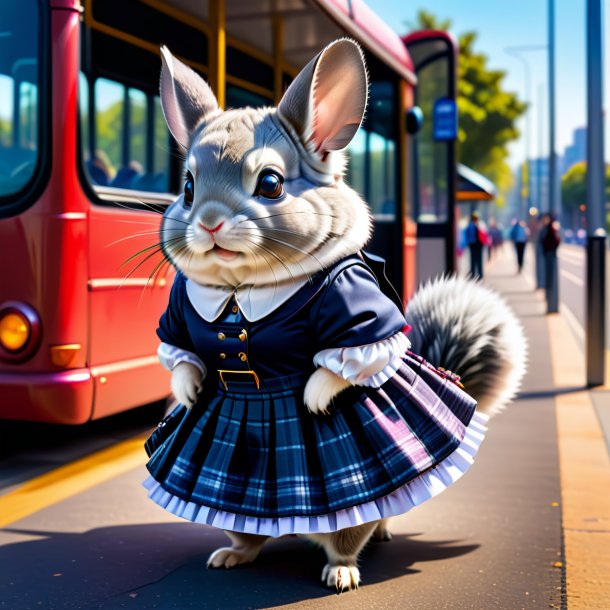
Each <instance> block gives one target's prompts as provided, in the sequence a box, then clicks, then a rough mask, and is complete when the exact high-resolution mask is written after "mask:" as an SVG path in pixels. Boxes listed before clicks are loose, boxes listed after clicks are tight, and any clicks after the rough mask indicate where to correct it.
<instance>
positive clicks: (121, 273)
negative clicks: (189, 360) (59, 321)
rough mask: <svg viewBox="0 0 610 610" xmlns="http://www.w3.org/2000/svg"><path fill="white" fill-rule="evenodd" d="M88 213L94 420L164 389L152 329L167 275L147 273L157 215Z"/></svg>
mask: <svg viewBox="0 0 610 610" xmlns="http://www.w3.org/2000/svg"><path fill="white" fill-rule="evenodd" d="M90 217H91V227H90V243H89V259H90V277H89V297H90V311H91V334H90V352H89V357H90V364H91V372H92V375H93V379H94V383H95V388H96V390H95V405H94V413H93V417H94V418H99V417H104V416H106V415H110V414H112V413H116V412H119V411H123V410H125V409H128V408H131V407H135V406H138V405H142V404H146V403H148V402H152V401H155V400H160V399H162V398H164V397H166V396H167V395H168V394H169V391H170V390H169V374H168V373H167V372H166V371H165V370H164V369H163V368H162V367H161V365H160V364H159V362H158V360H157V357H156V352H157V347H158V345H159V339H158V337H157V335H156V333H155V331H156V328H157V326H158V322H159V317H160V316H161V314H162V313H163V311H164V309H165V307H166V306H167V303H168V301H169V292H170V288H171V285H172V282H173V277H174V275H173V268H171V267H168V266H164V267H163V268H161V269H159V270H158V273H157V274H156V275H155V276H153V277H151V276H152V274H153V272H154V271H155V267H156V266H157V265H158V264H159V263H161V262H162V261H163V255H162V253H161V252H160V251H158V248H156V247H155V244H156V243H157V242H158V241H159V221H160V216H159V215H157V214H153V213H148V212H142V211H128V210H122V209H118V208H116V207H110V206H108V207H105V206H101V205H95V204H93V205H92V206H91V212H90ZM151 246H152V248H151ZM138 252H141V254H138ZM131 257H133V258H132V260H129V259H130V258H131ZM147 257H148V259H147Z"/></svg>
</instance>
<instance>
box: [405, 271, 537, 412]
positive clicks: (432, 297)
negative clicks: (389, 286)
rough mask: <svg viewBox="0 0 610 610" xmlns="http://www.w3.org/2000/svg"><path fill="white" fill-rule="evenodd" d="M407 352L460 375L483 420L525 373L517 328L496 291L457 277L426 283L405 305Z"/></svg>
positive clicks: (523, 344)
mask: <svg viewBox="0 0 610 610" xmlns="http://www.w3.org/2000/svg"><path fill="white" fill-rule="evenodd" d="M406 315H407V321H408V322H409V324H410V325H411V326H412V327H413V329H412V330H411V332H410V333H409V338H410V339H411V342H412V344H413V345H412V350H413V351H414V352H415V353H417V354H420V355H421V356H423V357H424V358H425V359H426V360H428V362H430V363H431V364H433V365H435V366H441V367H443V368H445V369H447V370H450V371H452V372H454V373H457V374H458V375H460V377H461V380H462V383H463V384H464V386H465V389H466V391H467V392H468V393H469V394H470V395H471V396H472V397H473V398H475V399H476V400H477V401H478V408H479V409H480V410H481V411H483V412H484V413H487V414H489V415H491V414H493V413H497V412H498V411H500V410H502V409H503V408H504V407H505V406H506V404H507V403H508V402H509V401H510V400H511V399H512V398H513V397H514V396H515V395H516V393H517V391H518V390H519V386H520V385H521V381H522V379H523V375H524V374H525V365H526V360H527V342H526V339H525V335H524V332H523V327H522V326H521V323H520V322H519V320H518V319H517V317H516V316H515V314H514V313H513V312H512V310H511V309H510V308H509V306H508V305H507V304H506V302H505V301H504V299H502V297H500V296H499V295H498V294H497V293H496V292H494V291H493V290H491V289H490V288H487V287H486V286H484V285H483V284H481V283H480V282H476V281H474V280H471V279H465V278H461V277H457V276H453V277H443V278H439V279H436V280H434V281H431V282H428V283H426V284H425V285H424V286H422V287H421V288H420V289H419V290H418V291H417V292H416V293H415V295H414V296H413V298H412V299H411V301H410V302H409V304H408V306H407V313H406Z"/></svg>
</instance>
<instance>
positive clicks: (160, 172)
mask: <svg viewBox="0 0 610 610" xmlns="http://www.w3.org/2000/svg"><path fill="white" fill-rule="evenodd" d="M153 125H154V128H153V129H154V142H153V146H152V147H151V150H152V155H153V172H154V175H155V181H156V182H155V187H156V188H154V189H152V190H155V191H157V192H159V193H167V192H169V190H170V189H169V175H170V174H169V172H170V159H171V154H172V152H171V151H172V141H171V136H170V133H169V129H168V128H167V124H166V123H165V118H164V117H163V110H162V108H161V98H160V97H159V96H158V95H155V96H154V97H153Z"/></svg>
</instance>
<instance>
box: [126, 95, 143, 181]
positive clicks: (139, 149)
mask: <svg viewBox="0 0 610 610" xmlns="http://www.w3.org/2000/svg"><path fill="white" fill-rule="evenodd" d="M128 98H129V129H128V133H129V159H130V163H137V165H138V166H139V167H140V168H141V172H142V173H144V168H145V167H146V111H147V108H146V104H147V102H146V94H145V93H144V91H139V90H138V89H132V88H130V89H128Z"/></svg>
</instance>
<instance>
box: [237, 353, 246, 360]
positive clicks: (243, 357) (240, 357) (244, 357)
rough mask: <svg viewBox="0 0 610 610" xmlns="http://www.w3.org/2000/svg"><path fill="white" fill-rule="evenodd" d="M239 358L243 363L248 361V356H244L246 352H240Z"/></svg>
mask: <svg viewBox="0 0 610 610" xmlns="http://www.w3.org/2000/svg"><path fill="white" fill-rule="evenodd" d="M237 356H238V357H239V359H240V360H241V361H242V362H245V361H246V360H247V359H248V356H246V354H244V352H239V354H237Z"/></svg>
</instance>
